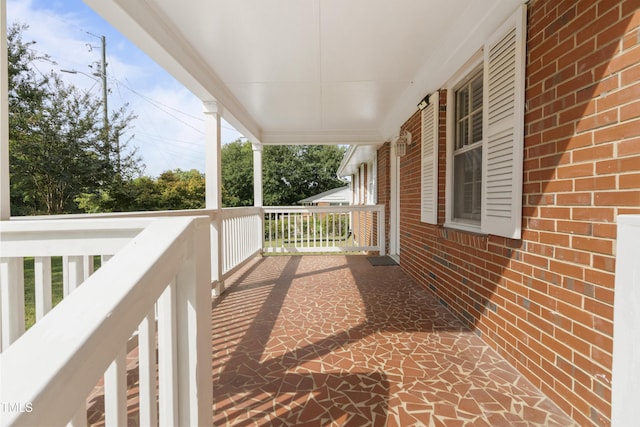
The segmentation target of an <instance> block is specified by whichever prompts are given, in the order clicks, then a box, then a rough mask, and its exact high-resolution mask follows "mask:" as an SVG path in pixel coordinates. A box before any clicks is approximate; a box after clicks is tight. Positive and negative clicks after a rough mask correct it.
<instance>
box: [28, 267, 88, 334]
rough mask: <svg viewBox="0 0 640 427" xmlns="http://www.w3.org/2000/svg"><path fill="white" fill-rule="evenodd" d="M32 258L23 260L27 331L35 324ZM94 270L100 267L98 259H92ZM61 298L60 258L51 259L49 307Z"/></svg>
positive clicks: (53, 305)
mask: <svg viewBox="0 0 640 427" xmlns="http://www.w3.org/2000/svg"><path fill="white" fill-rule="evenodd" d="M34 265H35V262H34V259H33V257H25V258H24V323H25V329H29V328H30V327H31V326H33V324H34V323H35V322H36V291H35V274H34ZM93 266H94V269H95V270H97V269H98V268H99V267H100V257H94V258H93ZM62 298H63V286H62V257H60V256H57V257H51V306H52V307H55V306H56V305H57V304H58V303H59V302H60V301H62Z"/></svg>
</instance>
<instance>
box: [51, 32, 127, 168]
mask: <svg viewBox="0 0 640 427" xmlns="http://www.w3.org/2000/svg"><path fill="white" fill-rule="evenodd" d="M87 34H89V35H91V36H94V37H97V38H99V39H100V47H101V56H100V62H98V61H96V63H97V64H98V68H99V69H98V70H95V71H93V72H92V73H91V75H89V74H87V73H84V72H82V71H78V70H60V71H61V72H63V73H69V74H84V75H85V76H87V77H89V78H92V79H93V77H91V76H95V77H99V78H100V82H101V83H102V132H103V133H104V144H105V149H106V150H109V151H111V148H112V147H111V142H110V141H109V108H108V102H107V101H108V98H109V87H108V85H107V38H106V37H105V36H97V35H95V34H92V33H89V32H88V33H87ZM87 46H88V47H89V51H91V50H92V48H93V47H94V46H91V45H90V44H87ZM89 67H90V68H93V67H92V66H91V65H89ZM115 142H116V146H115V151H116V159H117V162H118V174H120V171H121V165H120V137H119V135H116V141H115Z"/></svg>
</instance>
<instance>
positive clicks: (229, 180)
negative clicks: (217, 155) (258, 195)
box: [220, 140, 253, 207]
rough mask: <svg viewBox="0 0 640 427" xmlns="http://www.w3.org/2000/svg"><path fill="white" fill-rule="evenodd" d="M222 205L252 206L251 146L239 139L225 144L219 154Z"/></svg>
mask: <svg viewBox="0 0 640 427" xmlns="http://www.w3.org/2000/svg"><path fill="white" fill-rule="evenodd" d="M220 161H221V163H222V165H221V174H222V206H223V207H237V206H253V148H252V146H251V143H250V142H242V141H240V140H238V141H234V142H231V143H229V144H225V145H224V146H223V147H222V156H221V160H220Z"/></svg>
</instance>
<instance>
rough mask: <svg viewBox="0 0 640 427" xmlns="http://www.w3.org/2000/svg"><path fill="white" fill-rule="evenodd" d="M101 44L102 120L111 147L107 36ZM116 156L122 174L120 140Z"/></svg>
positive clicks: (101, 39) (101, 37) (117, 142)
mask: <svg viewBox="0 0 640 427" xmlns="http://www.w3.org/2000/svg"><path fill="white" fill-rule="evenodd" d="M100 42H101V47H102V61H101V64H100V77H101V78H102V120H103V125H104V133H105V135H104V139H105V142H106V144H107V146H110V145H111V144H110V142H109V108H108V107H107V99H108V93H109V90H108V88H107V39H106V37H105V36H100ZM116 155H117V159H118V173H120V140H119V138H118V139H117V140H116Z"/></svg>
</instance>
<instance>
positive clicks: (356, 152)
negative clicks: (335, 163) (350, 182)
mask: <svg viewBox="0 0 640 427" xmlns="http://www.w3.org/2000/svg"><path fill="white" fill-rule="evenodd" d="M377 150H378V145H351V146H350V147H349V149H348V150H347V152H346V153H345V155H344V157H343V159H342V162H341V163H340V166H339V167H338V171H337V173H336V175H338V177H347V176H351V175H353V174H355V173H356V172H357V170H358V167H360V165H361V164H362V163H367V162H369V161H371V160H373V159H374V158H375V156H376V153H377Z"/></svg>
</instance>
